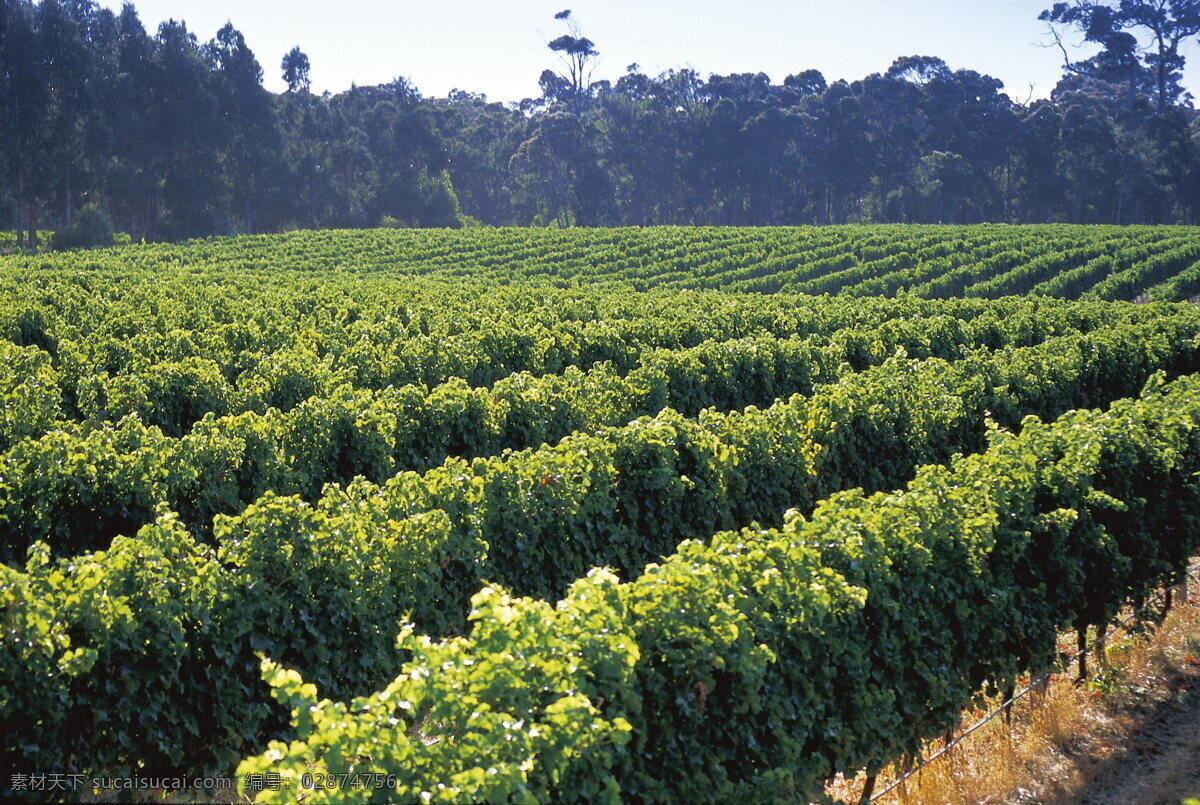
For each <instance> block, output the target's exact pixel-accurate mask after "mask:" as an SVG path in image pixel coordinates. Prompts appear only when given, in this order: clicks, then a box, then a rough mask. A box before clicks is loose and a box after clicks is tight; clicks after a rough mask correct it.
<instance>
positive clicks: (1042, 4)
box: [100, 0, 1200, 101]
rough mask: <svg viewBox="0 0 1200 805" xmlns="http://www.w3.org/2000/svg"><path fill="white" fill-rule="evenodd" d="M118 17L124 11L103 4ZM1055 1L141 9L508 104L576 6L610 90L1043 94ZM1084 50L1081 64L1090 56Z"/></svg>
mask: <svg viewBox="0 0 1200 805" xmlns="http://www.w3.org/2000/svg"><path fill="white" fill-rule="evenodd" d="M100 2H101V5H105V6H109V7H111V8H114V9H118V8H120V5H121V2H120V0H100ZM1051 2H1052V0H892V1H891V2H888V1H887V0H834V1H828V0H792V2H780V1H779V0H775V1H774V2H771V1H770V0H740V2H739V1H738V0H720V1H718V0H690V2H674V1H672V2H651V0H640V1H639V0H559V1H558V2H546V1H545V0H486V2H485V1H484V0H474V1H473V2H468V1H467V0H423V2H419V1H416V0H340V2H336V3H315V2H304V0H241V2H234V1H233V0H205V1H204V2H197V0H142V1H141V2H138V3H135V5H136V7H137V9H138V12H139V14H140V15H141V18H142V22H143V23H144V24H145V26H146V28H147V30H150V31H151V32H153V31H154V30H155V29H156V28H157V27H158V23H159V22H161V21H162V20H165V19H167V18H171V17H174V18H176V19H183V20H185V21H186V22H187V23H188V26H189V28H190V29H191V30H192V31H193V32H194V33H195V34H196V35H197V36H198V37H199V38H200V39H201V40H208V39H211V38H212V36H213V35H214V34H215V33H216V31H217V29H218V28H220V27H221V26H222V25H223V24H224V23H225V21H226V20H230V21H232V22H233V24H234V25H235V26H236V27H237V28H238V29H239V30H241V31H242V32H243V33H244V34H245V35H246V40H247V42H248V43H249V45H250V47H251V49H252V50H253V51H254V53H255V55H256V56H257V57H258V60H259V62H261V63H262V65H263V72H264V75H265V84H266V86H267V87H268V88H269V89H272V90H276V91H278V90H281V89H283V81H282V79H281V78H280V70H279V62H280V60H281V59H282V57H283V54H284V53H285V52H287V51H288V50H290V49H291V47H292V46H293V45H299V46H300V48H301V49H302V50H303V51H304V52H305V53H307V54H308V56H309V59H310V60H311V62H312V81H313V88H314V90H316V91H318V92H321V91H324V90H330V91H332V92H339V91H341V90H344V89H347V88H349V86H350V84H351V82H356V83H358V84H360V85H367V84H378V83H383V82H386V81H390V80H391V79H393V78H395V77H396V76H407V77H408V78H410V79H411V80H412V81H413V82H414V83H415V84H416V86H417V88H418V89H419V90H420V91H421V92H422V93H423V94H425V95H432V96H444V95H445V94H446V93H448V92H449V91H450V90H451V89H455V88H458V89H465V90H470V91H472V92H484V93H486V94H487V95H488V97H489V98H491V99H492V100H500V101H512V100H519V99H521V98H524V97H530V96H534V95H537V94H539V93H538V87H537V77H538V75H539V74H540V73H541V71H542V70H543V69H545V68H546V67H555V66H557V65H556V62H555V57H554V54H552V53H550V52H549V51H548V50H547V49H546V42H547V41H549V40H550V39H553V38H554V37H556V36H558V35H559V34H560V33H563V31H564V29H563V28H562V24H561V23H559V22H557V21H555V20H554V14H555V13H556V12H558V11H560V10H562V9H563V8H571V9H572V11H573V12H574V16H575V18H576V19H577V20H578V22H579V24H580V26H581V28H582V31H583V34H584V35H585V36H587V37H589V38H590V39H592V40H593V41H594V42H595V43H596V46H597V48H598V49H599V50H600V54H601V61H600V64H599V66H598V68H597V70H596V73H595V76H594V78H596V79H600V78H608V79H612V80H615V79H616V78H618V77H619V76H620V75H621V74H622V73H623V72H624V71H625V67H626V65H628V64H630V63H631V62H637V63H638V64H640V65H641V67H642V69H643V71H645V72H648V73H651V74H654V73H658V72H660V71H662V70H666V69H669V68H672V67H693V68H695V69H696V70H698V71H699V72H700V73H701V74H702V75H704V76H707V75H708V74H709V73H714V72H715V73H729V72H751V71H754V72H757V71H760V70H761V71H763V72H766V73H767V74H768V75H769V76H771V78H772V79H773V80H775V81H777V82H778V81H782V80H783V78H784V76H786V75H788V74H789V73H797V72H800V71H802V70H806V69H808V68H816V69H818V70H820V71H821V72H822V73H824V74H825V77H826V78H828V79H829V80H830V81H833V80H836V79H838V78H846V79H849V80H854V79H857V78H862V77H863V76H865V75H867V74H869V73H872V72H879V71H882V70H885V69H887V66H888V65H889V64H891V62H892V60H893V59H895V58H896V57H897V56H905V55H915V54H920V55H932V56H940V57H942V58H943V59H945V60H946V61H947V62H948V63H949V64H950V66H951V67H953V68H956V69H957V68H969V69H973V70H977V71H979V72H981V73H987V74H989V75H993V76H995V77H997V78H999V79H1001V80H1002V81H1003V82H1004V83H1005V86H1006V89H1007V91H1008V93H1009V95H1010V96H1011V97H1012V98H1013V99H1014V100H1020V101H1023V100H1025V98H1026V97H1028V96H1029V94H1030V91H1031V90H1030V85H1031V84H1032V85H1033V89H1032V92H1033V97H1045V96H1046V95H1047V94H1048V93H1049V92H1050V89H1051V88H1052V87H1053V86H1054V83H1055V82H1056V81H1057V80H1058V78H1059V76H1060V75H1061V60H1062V59H1061V54H1060V53H1059V51H1058V50H1056V49H1054V48H1050V47H1046V45H1047V44H1049V43H1050V39H1049V37H1048V36H1047V35H1046V28H1045V25H1044V23H1041V22H1039V21H1038V19H1037V15H1038V12H1039V11H1040V10H1041V9H1043V8H1046V7H1047V6H1049V5H1050V4H1051ZM1080 55H1085V54H1084V53H1083V52H1081V54H1080ZM1186 55H1187V56H1188V60H1189V65H1188V71H1187V76H1186V80H1185V84H1186V85H1187V86H1188V87H1189V88H1191V89H1192V90H1193V92H1196V90H1197V88H1200V45H1197V44H1196V43H1195V42H1193V43H1192V44H1190V45H1189V46H1188V48H1187V50H1186Z"/></svg>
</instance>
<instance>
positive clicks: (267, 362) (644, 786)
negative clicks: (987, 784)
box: [0, 225, 1200, 802]
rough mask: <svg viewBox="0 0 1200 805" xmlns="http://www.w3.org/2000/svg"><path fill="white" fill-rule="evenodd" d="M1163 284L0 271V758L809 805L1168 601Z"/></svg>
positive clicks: (935, 254) (656, 266)
mask: <svg viewBox="0 0 1200 805" xmlns="http://www.w3.org/2000/svg"><path fill="white" fill-rule="evenodd" d="M1198 294H1200V237H1198V236H1197V235H1196V234H1194V232H1193V230H1190V229H1186V228H1174V227H1121V228H1118V227H1076V226H1066V225H1047V226H999V225H996V226H992V225H981V226H972V227H951V226H919V227H917V226H848V227H829V228H802V229H786V228H778V229H761V230H760V229H745V228H736V229H735V228H661V229H646V230H640V229H606V230H588V229H578V230H575V229H568V230H505V229H499V230H492V229H467V230H461V231H453V232H451V231H420V230H370V231H360V232H352V231H323V232H305V233H294V234H287V235H277V236H261V237H242V238H227V239H212V240H201V241H192V242H187V243H183V244H173V245H171V244H159V245H144V246H126V247H121V248H117V249H111V250H98V251H79V252H70V253H63V254H36V255H17V254H13V255H4V256H0V354H2V356H3V361H4V365H5V366H6V367H7V371H6V372H4V373H3V374H0V561H2V562H3V565H2V566H0V614H2V621H0V623H2V625H3V640H2V642H0V734H2V736H3V742H2V743H0V752H2V753H3V755H4V758H3V762H4V766H5V767H6V768H10V769H12V770H14V771H21V772H25V773H30V772H37V771H42V772H46V771H55V772H62V773H71V772H80V773H88V774H96V773H103V774H107V775H113V774H127V773H128V774H132V773H138V774H149V773H152V772H153V773H157V774H163V775H182V774H188V775H201V774H212V773H218V774H230V773H232V772H233V771H234V770H235V769H237V770H239V773H240V774H242V775H246V774H250V773H261V774H264V775H268V774H269V775H275V774H278V775H279V779H281V780H283V781H284V784H283V785H281V786H279V787H276V788H271V789H267V790H264V791H262V792H261V793H259V795H258V796H259V797H260V798H261V799H262V800H264V801H272V802H275V801H278V802H295V801H296V800H297V799H298V798H299V799H303V800H304V801H305V802H323V801H362V802H367V801H379V799H380V796H379V792H378V791H377V790H373V789H372V788H371V787H370V786H358V787H355V786H342V787H320V786H318V787H316V788H310V789H305V788H303V787H302V786H301V781H302V780H308V779H312V778H313V775H319V776H323V777H325V778H327V777H328V776H329V775H334V776H335V779H336V775H339V774H340V775H350V774H354V775H362V779H369V780H375V781H380V780H385V781H386V786H387V787H388V788H389V789H391V790H392V794H391V795H390V796H392V797H394V798H395V799H397V800H399V801H418V800H420V801H447V802H463V801H497V802H508V801H512V802H551V801H605V802H616V801H624V800H628V801H647V802H657V801H695V802H723V801H730V800H733V799H735V798H739V799H745V800H746V801H748V802H777V801H807V800H806V799H805V798H810V799H819V798H820V797H821V796H822V791H823V789H824V785H825V783H826V781H827V780H829V779H830V778H831V777H833V776H834V775H835V774H838V773H844V774H847V775H853V774H855V773H857V772H858V771H860V770H866V771H867V772H868V773H873V772H874V771H876V770H878V769H880V768H882V767H883V766H884V765H885V764H887V763H889V762H891V761H893V760H895V759H896V758H898V757H900V756H902V755H905V754H911V753H913V752H915V751H917V750H918V749H919V747H920V746H921V745H922V742H923V741H926V740H930V739H933V738H937V737H939V736H942V735H944V734H945V732H946V730H947V729H949V728H952V727H954V726H955V725H956V723H957V721H958V719H959V717H960V714H961V712H962V710H963V708H964V707H965V706H967V705H969V704H970V703H971V702H972V700H973V697H975V696H976V695H977V694H978V692H979V691H981V690H985V689H986V690H997V689H999V690H1003V689H1006V688H1007V687H1009V686H1011V685H1012V684H1013V683H1014V681H1015V680H1017V679H1019V678H1021V677H1023V676H1026V675H1028V674H1029V673H1030V672H1031V671H1038V670H1042V669H1045V668H1049V667H1052V666H1053V664H1054V663H1055V662H1056V661H1057V659H1058V658H1057V653H1056V652H1057V650H1056V640H1057V638H1058V635H1059V632H1060V631H1062V630H1064V629H1069V628H1076V629H1086V628H1087V627H1088V626H1089V625H1092V626H1099V625H1103V624H1105V623H1107V622H1109V621H1111V620H1112V618H1113V617H1114V616H1115V614H1116V613H1117V611H1118V610H1119V609H1120V608H1121V607H1123V606H1125V605H1127V604H1129V603H1137V602H1139V601H1141V600H1143V599H1145V598H1146V597H1147V596H1148V595H1149V594H1151V593H1152V592H1153V591H1154V590H1156V589H1158V588H1159V587H1161V586H1163V585H1167V584H1171V583H1174V582H1176V581H1178V580H1179V579H1180V578H1181V574H1182V572H1183V570H1184V568H1185V566H1186V563H1187V561H1188V559H1189V557H1191V556H1192V555H1193V554H1195V553H1196V552H1197V550H1198V549H1200V375H1197V374H1196V373H1197V372H1198V371H1200V307H1197V306H1196V305H1195V304H1194V303H1189V300H1192V301H1193V302H1194V299H1195V297H1196V296H1197V295H1198ZM1134 302H1137V304H1134ZM397 635H399V637H397ZM342 779H345V778H342ZM8 785H9V780H8V779H7V778H5V779H3V780H0V791H3V793H5V794H6V795H12V794H14V793H16V794H17V795H18V796H19V794H20V792H14V791H12V790H8V789H7V786H8Z"/></svg>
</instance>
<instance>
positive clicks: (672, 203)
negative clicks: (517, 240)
mask: <svg viewBox="0 0 1200 805" xmlns="http://www.w3.org/2000/svg"><path fill="white" fill-rule="evenodd" d="M1041 17H1042V19H1044V20H1045V21H1046V22H1047V24H1048V25H1049V26H1051V29H1052V30H1053V32H1054V34H1055V41H1056V42H1058V43H1059V44H1060V45H1062V46H1063V48H1062V52H1063V55H1064V72H1063V77H1062V79H1061V81H1060V82H1059V83H1058V85H1057V86H1056V87H1055V89H1054V91H1053V92H1052V93H1051V95H1050V97H1049V98H1047V99H1039V100H1035V101H1032V102H1020V101H1014V100H1013V99H1012V98H1010V97H1009V96H1008V95H1007V94H1006V93H1005V92H1004V87H1003V84H1002V83H1001V82H1000V81H999V80H997V79H995V78H992V77H990V76H987V75H982V74H980V73H977V72H975V71H972V70H965V69H958V70H955V69H951V67H950V66H948V65H947V64H946V63H945V62H944V61H942V60H941V59H938V58H936V57H929V56H909V57H902V58H898V59H897V60H896V61H895V62H894V63H893V64H892V66H891V67H890V68H889V69H888V70H886V71H885V72H883V73H875V74H872V75H869V76H867V77H865V78H863V79H861V80H858V81H853V82H848V81H835V82H832V83H831V82H828V81H827V80H826V79H825V77H824V76H823V75H822V74H821V73H820V72H818V71H816V70H806V71H802V72H799V73H796V74H793V75H789V76H787V77H785V78H784V79H783V80H782V82H779V83H776V82H774V81H772V79H771V78H769V77H768V76H767V75H766V74H764V73H737V74H730V75H715V74H714V75H710V76H708V77H707V78H705V77H703V76H702V75H700V74H699V73H698V72H696V71H695V70H691V69H679V70H670V71H667V72H665V73H662V74H659V75H648V74H646V73H645V72H643V71H642V70H641V69H640V68H639V67H638V65H636V64H634V65H630V66H629V67H628V68H627V69H626V71H625V73H624V74H623V75H621V76H620V77H619V78H617V79H616V80H615V81H610V80H599V81H593V80H592V67H593V66H594V64H595V58H596V56H597V54H598V47H597V45H596V44H595V43H593V42H592V41H591V40H590V39H588V38H587V37H585V36H583V33H582V31H581V28H580V26H579V24H578V22H577V20H576V19H575V18H574V17H573V16H572V15H571V13H570V12H569V11H563V12H560V13H559V14H557V15H556V20H557V21H559V22H560V23H562V24H564V25H565V27H566V31H567V32H566V33H564V34H563V35H561V36H559V37H558V38H556V39H554V40H553V41H551V42H550V43H549V48H550V50H551V51H552V52H553V54H554V55H557V56H559V57H561V61H562V65H561V69H560V70H557V71H556V70H552V69H547V70H546V71H545V72H543V73H542V75H541V78H540V81H539V86H540V90H541V94H540V95H539V96H538V97H535V98H529V99H526V100H523V101H521V102H520V103H509V104H504V103H497V102H492V101H489V100H488V99H487V97H486V96H484V95H482V94H475V93H470V92H463V91H457V90H456V91H454V92H451V93H450V94H449V96H448V97H445V98H431V97H424V96H422V95H421V93H420V92H419V91H418V90H417V88H416V87H415V86H413V84H412V83H411V82H409V81H407V80H405V79H403V78H398V79H396V80H395V81H393V82H391V83H389V84H385V85H380V86H370V87H357V86H355V87H352V88H351V89H350V90H349V91H346V92H342V93H338V94H330V93H325V94H323V95H316V94H314V93H313V92H312V91H311V85H310V81H309V72H310V68H311V65H310V64H309V60H308V58H307V56H306V55H305V54H304V53H303V52H302V51H301V50H300V49H299V48H296V49H293V50H292V51H291V52H290V53H288V54H287V55H286V56H285V57H284V59H283V62H282V64H281V65H280V69H281V71H282V76H283V78H284V80H285V81H286V83H287V87H288V89H287V90H286V91H284V92H282V93H278V94H275V93H272V92H269V91H268V90H267V89H265V88H264V86H263V83H262V78H263V69H262V66H261V65H260V63H259V62H258V60H257V59H256V57H255V55H254V53H253V52H252V51H251V49H250V47H249V46H248V45H247V43H246V41H245V38H244V37H243V35H242V34H241V33H240V32H239V31H238V30H237V29H236V28H235V27H234V26H233V25H232V24H226V25H225V26H224V27H223V28H221V30H220V31H218V32H217V34H216V36H215V37H214V38H213V39H212V40H210V41H207V42H202V41H201V40H200V39H199V38H198V37H197V36H196V35H195V34H194V33H193V32H191V31H190V30H189V29H188V28H187V25H186V24H185V23H184V22H182V21H176V20H169V21H167V22H164V23H163V24H162V25H160V26H159V28H158V30H157V31H156V32H155V33H153V34H151V33H149V32H147V30H146V28H145V27H144V25H143V24H142V22H141V20H140V19H139V17H138V14H137V11H136V9H135V8H134V7H133V6H132V5H130V4H126V5H125V6H124V7H123V8H122V9H121V11H120V12H113V11H111V10H109V9H105V8H101V7H99V6H97V5H96V4H95V3H94V2H92V0H41V2H36V3H35V2H33V1H32V0H0V176H2V177H3V184H2V187H0V223H2V224H3V226H4V228H7V229H8V230H10V231H13V230H15V231H16V232H17V239H18V242H19V243H20V244H21V245H25V246H35V245H37V244H38V243H39V241H41V240H44V234H45V232H46V231H47V230H53V229H63V228H66V227H70V226H71V225H72V223H73V221H74V220H75V219H76V218H77V216H78V213H79V211H80V210H81V209H82V208H84V207H85V206H87V207H91V208H93V209H99V210H101V211H103V213H104V214H105V215H106V216H107V217H108V218H109V219H110V220H111V221H112V222H113V223H114V225H115V226H116V227H117V228H118V229H119V230H122V231H125V232H128V233H129V234H130V235H131V236H132V237H133V238H134V239H145V240H175V239H181V238H188V237H197V236H204V235H211V234H230V233H256V232H271V231H280V230H285V229H292V228H310V227H372V226H380V225H383V226H461V225H464V224H467V225H469V224H476V223H479V224H486V225H549V226H573V225H588V226H608V225H654V224H730V225H777V224H829V223H849V222H877V221H878V222H944V223H972V222H982V221H1007V222H1014V223H1015V222H1073V223H1117V224H1126V223H1189V224H1190V223H1193V222H1195V221H1196V219H1197V215H1198V213H1200V117H1198V115H1197V112H1196V110H1195V109H1194V108H1193V106H1192V104H1191V97H1190V96H1189V95H1188V94H1187V93H1186V91H1185V90H1184V88H1183V87H1182V85H1181V84H1180V80H1181V71H1182V68H1183V57H1182V55H1181V54H1180V47H1181V45H1182V44H1183V43H1185V42H1187V41H1189V40H1190V39H1192V38H1194V37H1196V36H1197V33H1198V32H1200V2H1197V0H1122V1H1121V2H1120V3H1119V4H1117V3H1104V2H1091V0H1077V1H1076V2H1073V3H1058V4H1056V5H1054V6H1053V7H1052V8H1050V9H1047V10H1046V11H1044V12H1042V15H1041ZM1072 36H1075V37H1082V38H1083V39H1084V40H1086V41H1088V42H1091V43H1093V44H1094V45H1095V46H1096V48H1098V53H1097V54H1096V55H1095V56H1093V57H1091V58H1089V59H1086V60H1083V61H1075V62H1073V61H1071V60H1070V59H1069V58H1068V55H1069V52H1070V51H1069V50H1068V48H1067V47H1066V46H1065V44H1064V41H1065V40H1066V39H1069V38H1071V37H1072Z"/></svg>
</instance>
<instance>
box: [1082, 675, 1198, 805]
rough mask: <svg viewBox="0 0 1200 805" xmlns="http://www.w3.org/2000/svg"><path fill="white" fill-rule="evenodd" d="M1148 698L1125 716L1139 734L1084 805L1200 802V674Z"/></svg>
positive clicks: (1103, 772) (1104, 769)
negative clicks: (1193, 798)
mask: <svg viewBox="0 0 1200 805" xmlns="http://www.w3.org/2000/svg"><path fill="white" fill-rule="evenodd" d="M1193 665H1195V664H1194V663H1193ZM1143 696H1144V698H1145V700H1144V701H1141V702H1137V703H1135V704H1134V706H1133V707H1132V712H1130V713H1129V715H1128V716H1125V717H1128V718H1130V719H1132V720H1133V721H1134V722H1135V723H1136V725H1137V726H1136V727H1135V731H1134V732H1132V733H1131V734H1128V735H1127V741H1126V745H1125V746H1124V747H1123V748H1120V749H1117V751H1116V752H1114V754H1113V755H1112V756H1110V757H1109V758H1107V759H1106V760H1105V762H1104V763H1103V765H1102V766H1101V768H1100V769H1099V770H1098V772H1099V773H1098V775H1097V776H1096V778H1095V781H1094V783H1093V784H1092V785H1091V786H1089V787H1088V791H1087V792H1086V795H1085V797H1084V798H1083V799H1082V800H1081V802H1082V803H1087V805H1160V804H1161V805H1178V803H1179V801H1180V800H1181V799H1182V798H1183V797H1186V796H1200V668H1196V669H1194V670H1191V671H1190V672H1188V671H1184V672H1182V673H1180V674H1179V675H1178V676H1177V677H1175V678H1173V679H1169V680H1164V685H1163V686H1162V688H1161V689H1159V690H1155V691H1153V696H1151V695H1150V692H1147V694H1143Z"/></svg>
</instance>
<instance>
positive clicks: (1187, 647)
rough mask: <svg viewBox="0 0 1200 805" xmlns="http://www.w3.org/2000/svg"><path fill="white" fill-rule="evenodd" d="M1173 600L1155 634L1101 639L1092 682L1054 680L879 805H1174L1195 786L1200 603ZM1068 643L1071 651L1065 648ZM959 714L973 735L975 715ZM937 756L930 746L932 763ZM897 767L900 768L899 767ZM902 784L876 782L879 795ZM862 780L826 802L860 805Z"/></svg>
mask: <svg viewBox="0 0 1200 805" xmlns="http://www.w3.org/2000/svg"><path fill="white" fill-rule="evenodd" d="M1196 587H1197V585H1196V584H1195V582H1193V584H1192V590H1191V592H1192V596H1191V598H1190V600H1189V599H1187V598H1186V597H1184V596H1180V595H1179V594H1178V593H1177V594H1176V595H1175V605H1174V606H1173V607H1172V609H1171V611H1170V613H1169V615H1168V616H1167V618H1166V619H1165V620H1164V621H1163V622H1162V623H1161V624H1158V625H1142V627H1141V628H1138V627H1139V624H1138V623H1136V622H1135V623H1134V624H1132V625H1131V627H1130V629H1131V631H1124V632H1115V633H1112V634H1109V635H1107V636H1106V638H1107V639H1106V640H1105V644H1106V645H1105V648H1104V649H1097V651H1096V655H1095V656H1094V657H1092V658H1090V660H1089V670H1090V672H1091V674H1090V677H1091V678H1090V679H1089V680H1088V681H1087V682H1086V683H1083V684H1077V683H1076V682H1075V679H1074V672H1075V669H1074V668H1072V669H1070V670H1071V672H1072V673H1071V674H1064V673H1058V674H1054V675H1052V676H1051V677H1050V678H1049V679H1048V680H1047V681H1046V682H1045V683H1043V684H1041V685H1039V686H1038V687H1037V688H1036V689H1035V691H1034V692H1032V693H1030V694H1028V695H1026V696H1025V697H1023V698H1022V699H1020V700H1018V701H1017V702H1016V703H1015V704H1014V705H1013V706H1012V708H1011V714H1010V719H1009V720H1008V721H1007V722H1006V720H1005V719H1003V718H1001V717H997V718H995V719H993V720H992V721H991V722H989V723H988V724H986V725H985V726H983V727H981V728H980V729H978V730H977V731H975V732H974V733H973V734H972V735H970V736H969V737H967V738H966V739H965V740H963V741H962V742H961V743H959V744H957V745H956V746H955V747H954V748H952V749H951V750H950V751H949V752H947V753H945V754H944V755H942V756H941V757H939V758H938V759H937V760H935V761H933V762H932V763H930V764H929V765H928V766H926V767H925V768H923V769H922V770H920V771H919V772H918V773H917V774H915V775H913V776H912V777H911V778H909V780H908V781H907V782H905V783H903V784H901V785H900V786H899V787H897V788H895V789H894V790H892V791H891V792H890V793H888V794H886V795H884V796H882V797H879V798H878V799H876V800H875V801H876V802H878V803H888V804H889V805H891V804H892V803H900V804H901V805H964V803H989V804H990V803H1045V805H1057V804H1058V803H1064V804H1065V803H1078V802H1083V801H1087V802H1089V803H1091V802H1095V803H1100V802H1112V803H1124V804H1126V805H1132V804H1133V803H1135V802H1139V803H1157V802H1171V803H1177V802H1178V801H1179V799H1180V797H1181V796H1184V795H1186V794H1195V793H1196V791H1195V790H1189V789H1188V788H1187V786H1189V785H1193V784H1194V782H1195V781H1196V780H1197V779H1200V596H1198V595H1197V594H1196V593H1197V589H1196ZM1064 637H1065V638H1066V637H1069V638H1070V640H1071V643H1072V644H1073V643H1074V636H1073V635H1069V636H1064ZM999 704H1000V700H999V698H997V699H995V700H993V701H989V702H987V703H986V704H985V707H984V708H983V711H980V710H976V711H972V712H967V713H964V714H963V724H964V725H970V724H973V723H975V722H976V721H977V720H978V718H979V717H980V716H981V715H982V714H983V712H984V711H988V712H990V711H991V710H992V709H993V708H994V707H996V706H998V705H999ZM941 748H942V744H941V742H935V743H931V744H930V745H929V746H927V747H926V750H925V752H923V753H922V754H923V756H924V757H929V756H931V755H933V754H934V753H935V752H937V751H938V750H939V749H941ZM900 765H902V764H897V766H900ZM900 776H903V775H902V774H901V773H900V768H898V767H892V768H890V769H888V770H887V772H885V773H883V774H881V775H880V776H879V780H878V782H877V784H876V786H875V790H876V792H881V791H883V790H884V789H886V788H887V786H888V785H889V784H890V783H891V781H894V780H896V779H898V778H899V777H900ZM862 784H863V779H862V777H861V775H860V777H859V779H857V780H850V781H840V782H838V783H835V784H834V785H831V786H830V789H829V793H830V794H831V795H833V796H834V797H836V798H837V799H838V800H840V801H843V802H857V801H858V793H859V792H860V791H861V787H862Z"/></svg>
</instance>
